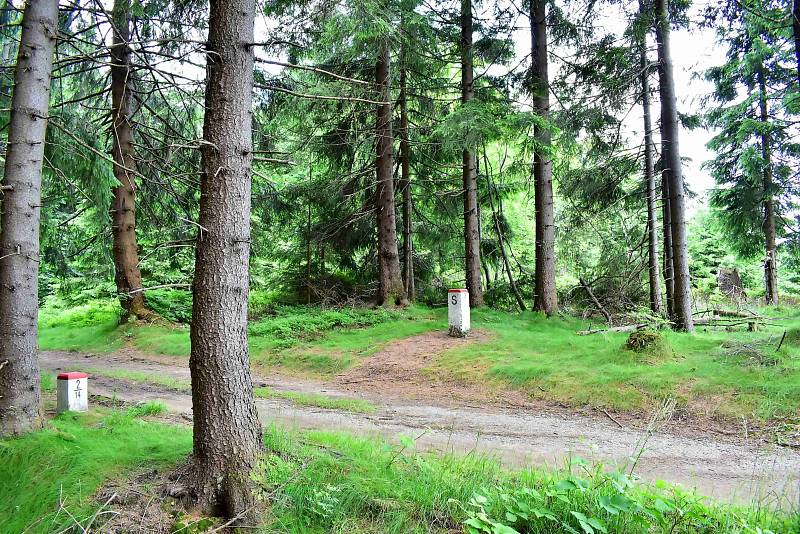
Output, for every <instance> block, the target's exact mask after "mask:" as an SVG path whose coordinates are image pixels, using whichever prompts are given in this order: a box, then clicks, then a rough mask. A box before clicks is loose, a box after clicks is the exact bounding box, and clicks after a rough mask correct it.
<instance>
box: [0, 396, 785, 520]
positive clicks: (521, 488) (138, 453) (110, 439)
mask: <svg viewBox="0 0 800 534" xmlns="http://www.w3.org/2000/svg"><path fill="white" fill-rule="evenodd" d="M162 411H163V406H160V405H158V404H145V405H140V406H135V407H132V408H129V409H127V410H124V411H107V410H101V411H96V412H92V413H90V414H84V415H77V414H67V415H63V416H61V417H59V418H56V419H55V420H53V421H51V422H50V424H49V425H48V428H47V429H45V430H42V431H39V432H35V433H32V434H29V435H27V436H24V437H22V438H18V439H11V440H4V441H0V481H2V483H0V532H21V531H23V530H25V529H26V528H29V530H28V532H54V531H55V532H58V531H60V530H62V529H64V528H65V527H68V526H69V525H70V524H72V523H73V519H71V518H70V517H69V515H68V514H67V511H68V512H69V514H72V515H73V516H74V517H75V518H76V519H77V520H78V521H79V522H82V523H83V524H84V525H85V523H86V520H87V518H90V517H91V516H92V515H93V514H94V512H96V511H97V509H98V506H99V504H100V503H99V502H98V501H97V499H96V498H95V492H96V491H97V489H98V488H99V487H100V486H101V485H103V483H104V482H106V481H107V480H109V479H115V480H116V481H117V482H118V483H119V482H123V483H124V480H125V479H126V477H130V476H132V475H134V474H137V473H140V472H142V470H143V469H152V468H161V469H169V468H171V466H173V465H175V463H177V462H178V461H179V460H180V459H181V458H184V457H185V456H186V455H187V454H189V452H190V451H191V432H190V429H188V428H184V427H174V426H168V425H164V424H160V423H154V422H147V421H144V420H141V419H139V418H138V417H144V416H152V415H158V414H159V413H161V412H162ZM264 444H265V453H264V455H263V456H262V458H261V460H260V462H259V465H258V466H257V468H256V469H255V470H254V471H253V473H252V481H253V483H254V488H255V491H256V492H257V493H258V494H259V495H260V496H262V497H263V498H264V499H266V502H268V506H267V509H266V510H267V516H266V518H265V523H264V525H263V526H262V530H263V531H264V532H303V533H312V534H313V533H328V532H341V533H344V532H347V533H352V534H358V533H398V534H399V533H416V532H419V533H423V532H441V533H445V532H447V533H452V532H462V531H466V532H470V533H473V534H474V533H489V534H492V533H496V532H497V533H503V534H513V533H514V532H520V533H560V532H564V533H566V532H571V533H575V532H578V533H583V534H592V533H594V532H602V533H604V534H607V533H611V534H629V533H642V534H645V533H648V534H651V533H652V534H655V533H664V534H666V533H670V534H673V533H674V534H678V533H684V534H689V533H697V534H700V533H728V532H735V533H752V534H756V533H762V534H766V533H768V532H773V533H776V534H777V533H781V534H791V533H795V534H796V533H798V532H800V530H798V528H800V524H798V523H797V517H794V516H790V515H788V514H786V513H783V512H774V511H770V510H769V509H766V508H763V507H758V506H756V505H753V506H751V507H742V506H732V505H721V504H716V503H712V502H707V501H705V500H704V499H703V498H702V497H700V496H698V495H696V494H694V493H692V492H687V491H683V490H680V489H677V488H674V487H671V486H669V485H666V484H663V483H662V484H659V485H656V486H650V485H640V484H637V483H635V482H634V480H633V479H631V478H630V477H628V476H626V475H623V474H620V473H606V472H604V471H603V470H602V468H601V467H598V466H595V467H592V466H589V465H588V464H587V463H586V462H583V461H582V460H580V459H576V458H573V459H572V461H571V462H570V464H569V465H568V466H566V467H565V468H564V469H562V470H558V471H541V470H535V469H532V470H526V471H515V472H512V471H507V470H504V469H502V468H501V467H500V466H499V464H498V463H497V462H496V461H494V460H492V459H490V458H487V457H484V456H480V455H475V454H468V455H463V456H462V455H452V454H447V453H421V452H418V451H417V450H416V443H415V441H414V439H412V438H409V437H404V436H399V444H395V445H393V444H390V443H388V442H386V441H383V440H381V439H376V438H358V437H354V436H351V435H346V434H342V433H335V432H298V431H287V430H284V429H281V428H278V427H271V428H268V429H267V430H266V432H265V436H264ZM59 503H62V504H63V508H64V509H61V507H60V504H59ZM176 513H177V511H176ZM177 515H180V514H179V513H177ZM94 527H95V529H97V530H100V527H99V523H96V524H95V525H94ZM759 529H760V530H759Z"/></svg>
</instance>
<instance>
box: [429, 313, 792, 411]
mask: <svg viewBox="0 0 800 534" xmlns="http://www.w3.org/2000/svg"><path fill="white" fill-rule="evenodd" d="M797 323H800V320H798V318H797V317H790V318H788V319H786V320H784V321H783V324H782V325H781V326H780V327H767V328H763V329H762V330H761V331H759V332H747V331H745V330H744V329H740V330H737V331H733V332H726V331H724V330H712V329H708V330H703V329H702V328H698V330H697V332H695V333H694V334H683V333H676V332H664V333H663V337H664V340H665V343H666V344H667V345H668V346H669V348H670V350H671V354H670V357H669V358H642V357H641V355H640V354H637V353H636V352H634V351H631V350H626V349H625V348H624V345H625V343H626V340H627V337H628V334H626V333H607V334H606V333H601V334H594V335H588V336H579V335H576V331H578V330H583V329H585V328H586V326H587V324H586V322H584V321H580V320H577V319H573V318H549V319H548V318H545V317H543V316H540V315H537V314H534V313H524V314H508V313H503V312H498V311H494V310H488V309H482V310H478V311H477V312H475V313H474V317H473V324H474V325H475V326H476V327H479V328H484V329H486V330H489V331H491V332H492V333H493V336H492V338H491V339H490V340H488V341H486V342H485V343H481V344H477V345H476V344H473V345H469V346H466V347H464V348H463V349H457V350H454V351H450V352H448V353H446V354H444V355H443V356H442V357H441V358H440V359H439V360H438V361H437V362H436V363H435V364H434V367H433V369H432V371H434V372H437V373H443V374H450V375H458V376H462V377H467V378H472V379H474V380H485V379H486V378H489V379H494V380H495V381H498V382H499V383H500V384H504V385H506V386H507V387H508V386H510V387H514V388H518V389H522V390H523V391H526V392H528V393H529V394H530V396H531V397H534V398H544V399H547V400H556V401H559V402H564V403H568V404H572V405H591V406H597V407H602V408H607V409H612V410H620V411H649V410H651V409H653V407H654V406H656V405H657V404H659V403H660V402H661V400H662V399H663V398H664V397H674V398H676V399H677V401H678V403H679V406H680V407H682V408H684V409H687V410H688V411H690V412H692V413H694V414H695V415H700V416H722V417H729V418H740V417H747V418H756V419H761V420H768V419H774V418H797V417H798V416H800V388H798V387H797V384H798V381H800V346H798V345H792V344H790V343H786V342H784V343H783V345H782V346H781V349H780V351H777V350H776V349H777V345H778V343H779V342H780V339H781V336H782V334H783V331H784V329H791V328H793V327H796V326H797ZM731 344H735V345H736V346H745V347H758V350H759V351H761V352H762V353H764V354H767V355H769V358H763V359H760V360H759V359H754V358H749V359H743V358H741V357H735V356H733V355H732V353H731V349H730V346H731Z"/></svg>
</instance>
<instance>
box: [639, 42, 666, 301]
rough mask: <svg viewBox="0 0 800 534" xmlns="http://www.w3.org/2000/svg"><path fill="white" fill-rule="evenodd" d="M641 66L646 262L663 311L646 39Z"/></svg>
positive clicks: (654, 298)
mask: <svg viewBox="0 0 800 534" xmlns="http://www.w3.org/2000/svg"><path fill="white" fill-rule="evenodd" d="M640 67H641V70H642V74H641V77H642V115H643V121H644V177H645V184H646V185H647V236H648V247H647V252H648V254H647V259H648V262H647V266H648V282H649V283H648V286H649V288H650V310H651V311H652V312H653V313H655V314H660V313H661V281H660V279H659V275H658V271H659V263H658V228H657V226H658V214H657V211H656V209H657V207H656V177H655V174H656V173H655V163H654V159H653V158H654V156H653V120H652V117H651V110H650V64H649V62H648V61H647V45H646V40H643V43H642V49H641V52H640Z"/></svg>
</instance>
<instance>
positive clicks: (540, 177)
mask: <svg viewBox="0 0 800 534" xmlns="http://www.w3.org/2000/svg"><path fill="white" fill-rule="evenodd" d="M530 11H531V72H530V85H531V93H532V95H533V110H534V112H535V113H536V114H537V115H539V117H541V118H542V119H543V120H548V119H549V118H550V82H549V76H548V57H547V0H531V4H530ZM550 143H551V136H550V131H549V130H548V129H547V128H536V131H535V133H534V145H535V146H534V151H535V153H534V158H533V182H534V195H535V205H536V273H535V277H536V289H535V295H534V304H533V308H534V310H536V311H541V312H545V313H546V314H547V315H552V314H554V313H556V312H557V311H558V297H557V295H556V258H555V216H554V213H553V168H552V162H551V161H550V155H549V147H550Z"/></svg>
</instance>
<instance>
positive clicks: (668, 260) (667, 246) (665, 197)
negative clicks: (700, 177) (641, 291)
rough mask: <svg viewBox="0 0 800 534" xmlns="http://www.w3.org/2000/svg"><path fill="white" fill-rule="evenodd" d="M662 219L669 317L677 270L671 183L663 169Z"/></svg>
mask: <svg viewBox="0 0 800 534" xmlns="http://www.w3.org/2000/svg"><path fill="white" fill-rule="evenodd" d="M661 220H662V225H663V227H664V270H663V273H664V297H665V299H664V300H665V301H666V305H667V317H670V318H671V317H672V316H673V310H674V306H673V303H674V302H675V276H674V273H675V270H674V269H673V268H672V216H671V215H670V207H669V184H668V183H667V177H666V176H665V175H664V173H663V171H662V176H661Z"/></svg>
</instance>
